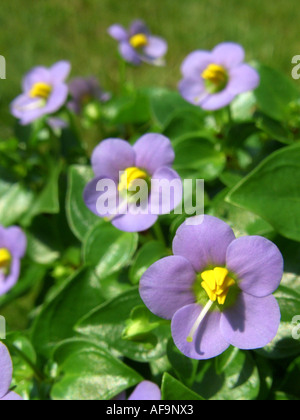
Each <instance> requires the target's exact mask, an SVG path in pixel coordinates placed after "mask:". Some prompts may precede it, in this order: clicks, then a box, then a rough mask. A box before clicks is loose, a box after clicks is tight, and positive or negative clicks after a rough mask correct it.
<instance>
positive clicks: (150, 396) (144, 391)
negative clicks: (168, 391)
mask: <svg viewBox="0 0 300 420" xmlns="http://www.w3.org/2000/svg"><path fill="white" fill-rule="evenodd" d="M128 400H129V401H147V400H151V401H159V400H161V392H160V389H159V387H158V386H157V385H156V384H154V383H153V382H150V381H143V382H141V383H140V384H139V385H138V386H137V387H136V388H135V390H134V391H133V393H132V394H131V395H130V397H129V398H128Z"/></svg>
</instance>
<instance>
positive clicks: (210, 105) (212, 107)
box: [201, 86, 236, 111]
mask: <svg viewBox="0 0 300 420" xmlns="http://www.w3.org/2000/svg"><path fill="white" fill-rule="evenodd" d="M235 96H236V94H234V93H232V92H231V91H230V90H229V89H228V86H227V87H226V88H225V89H224V90H222V91H221V92H219V93H214V94H212V95H209V96H208V97H207V98H206V99H205V100H204V101H203V102H202V103H201V108H203V109H205V110H206V111H216V110H217V109H221V108H224V107H225V106H227V105H229V104H230V103H231V102H232V101H233V99H234V98H235Z"/></svg>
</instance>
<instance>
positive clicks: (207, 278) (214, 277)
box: [186, 267, 236, 343]
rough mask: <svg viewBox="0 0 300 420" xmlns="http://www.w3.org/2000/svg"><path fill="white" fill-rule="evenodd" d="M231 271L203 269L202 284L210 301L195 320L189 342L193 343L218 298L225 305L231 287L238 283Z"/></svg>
mask: <svg viewBox="0 0 300 420" xmlns="http://www.w3.org/2000/svg"><path fill="white" fill-rule="evenodd" d="M228 274H229V271H228V270H227V269H226V268H223V267H215V268H214V269H213V270H207V271H203V272H202V273H201V278H202V280H203V281H202V282H201V286H202V288H203V289H204V290H205V292H206V293H207V295H208V297H209V301H208V302H207V303H206V305H205V306H204V307H203V309H202V311H201V312H200V315H199V316H198V318H197V319H196V321H195V322H194V324H193V326H192V328H191V331H190V332H189V335H188V337H187V339H186V340H187V342H188V343H192V342H193V339H194V335H195V333H196V331H197V330H198V328H199V326H200V324H201V323H202V321H203V320H204V318H205V317H206V315H207V314H208V312H209V311H210V310H211V308H212V307H213V305H214V303H215V302H216V301H217V300H218V304H219V305H224V304H225V301H226V298H227V295H228V292H229V289H230V288H231V287H232V286H234V285H235V284H236V282H235V280H233V279H232V278H231V277H230V276H229V275H228Z"/></svg>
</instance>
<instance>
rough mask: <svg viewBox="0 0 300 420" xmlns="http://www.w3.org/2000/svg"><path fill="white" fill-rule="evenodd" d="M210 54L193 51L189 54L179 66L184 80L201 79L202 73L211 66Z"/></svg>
mask: <svg viewBox="0 0 300 420" xmlns="http://www.w3.org/2000/svg"><path fill="white" fill-rule="evenodd" d="M212 62H213V60H212V54H211V52H209V51H201V50H200V51H194V52H192V53H190V54H189V55H188V56H187V57H186V58H185V60H184V61H183V63H182V65H181V72H182V74H183V76H184V78H192V79H195V80H199V79H201V74H202V73H203V71H204V70H205V69H206V68H207V67H208V66H209V64H212Z"/></svg>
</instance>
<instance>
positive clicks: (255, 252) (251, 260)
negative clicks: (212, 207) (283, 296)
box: [226, 236, 283, 297]
mask: <svg viewBox="0 0 300 420" xmlns="http://www.w3.org/2000/svg"><path fill="white" fill-rule="evenodd" d="M226 266H227V268H228V269H229V270H230V271H232V272H233V273H234V274H235V275H236V276H237V277H238V279H239V284H238V285H239V288H240V289H241V290H243V291H244V292H246V293H249V294H251V295H253V296H256V297H264V296H268V295H270V294H272V293H273V292H274V291H275V290H276V289H277V288H278V286H279V284H280V281H281V279H282V276H283V257H282V255H281V253H280V251H279V249H278V248H277V246H276V245H275V244H273V242H271V241H269V240H268V239H266V238H263V237H261V236H245V237H241V238H238V239H236V240H234V241H233V242H232V243H231V244H230V245H229V247H228V249H227V256H226Z"/></svg>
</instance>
